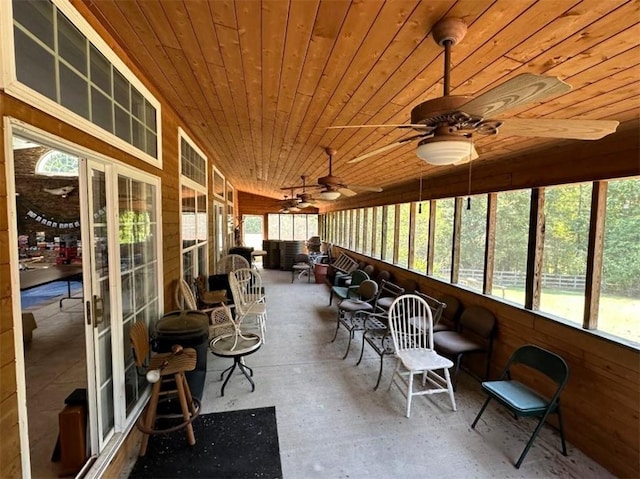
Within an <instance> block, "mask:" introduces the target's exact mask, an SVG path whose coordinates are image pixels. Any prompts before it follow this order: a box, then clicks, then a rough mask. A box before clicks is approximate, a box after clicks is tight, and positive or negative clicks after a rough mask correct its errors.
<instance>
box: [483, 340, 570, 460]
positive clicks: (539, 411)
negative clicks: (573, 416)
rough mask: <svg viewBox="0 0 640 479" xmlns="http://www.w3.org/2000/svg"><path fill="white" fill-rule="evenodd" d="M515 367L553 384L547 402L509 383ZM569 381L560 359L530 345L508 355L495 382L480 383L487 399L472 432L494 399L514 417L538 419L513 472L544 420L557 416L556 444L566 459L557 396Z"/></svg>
mask: <svg viewBox="0 0 640 479" xmlns="http://www.w3.org/2000/svg"><path fill="white" fill-rule="evenodd" d="M517 364H523V365H525V366H528V367H530V368H532V369H535V370H537V371H539V372H541V373H542V374H544V375H545V376H547V377H548V378H549V379H551V380H552V381H554V382H555V383H556V388H555V391H554V393H553V395H552V396H551V398H546V397H545V396H543V395H542V394H540V393H538V392H537V391H534V390H533V389H531V388H529V387H528V386H525V385H524V384H522V383H520V382H518V381H516V380H513V379H511V368H512V367H513V366H515V365H517ZM568 379H569V367H568V366H567V363H566V362H565V360H564V359H562V358H561V357H560V356H558V355H557V354H555V353H552V352H551V351H547V350H546V349H542V348H540V347H538V346H534V345H533V344H527V345H525V346H521V347H520V348H518V349H516V351H515V352H514V353H513V354H512V355H511V358H509V361H508V362H507V365H506V366H505V368H504V370H503V371H502V374H501V375H500V379H499V380H498V381H485V382H483V383H482V390H483V391H484V392H485V393H487V394H488V395H489V397H487V400H486V401H485V402H484V404H483V405H482V407H481V408H480V412H478V415H477V416H476V418H475V419H474V421H473V423H472V424H471V428H472V429H475V427H476V424H477V423H478V420H479V419H480V416H482V413H483V412H484V410H485V409H486V408H487V405H488V404H489V401H491V400H492V399H495V400H496V401H498V402H499V403H500V404H502V405H503V406H505V407H506V408H507V409H509V410H510V411H511V412H512V413H513V414H514V415H515V417H516V419H517V418H518V417H519V416H528V417H532V416H533V417H539V418H540V421H539V422H538V425H537V427H536V429H535V430H534V431H533V434H532V435H531V438H530V439H529V442H527V445H526V446H525V448H524V451H522V454H520V458H519V459H518V462H516V464H515V466H516V468H518V469H519V468H520V465H521V464H522V461H523V460H524V458H525V456H526V455H527V453H528V452H529V449H530V448H531V446H532V445H533V441H534V440H535V438H536V436H537V435H538V433H539V432H540V430H541V429H542V426H543V425H544V422H545V420H546V419H547V417H548V416H549V414H551V413H556V414H557V415H558V426H559V429H560V440H561V441H562V454H563V455H565V456H566V455H567V446H566V444H565V441H564V431H563V429H562V415H561V414H560V393H561V392H562V390H563V389H564V387H565V385H566V384H567V380H568Z"/></svg>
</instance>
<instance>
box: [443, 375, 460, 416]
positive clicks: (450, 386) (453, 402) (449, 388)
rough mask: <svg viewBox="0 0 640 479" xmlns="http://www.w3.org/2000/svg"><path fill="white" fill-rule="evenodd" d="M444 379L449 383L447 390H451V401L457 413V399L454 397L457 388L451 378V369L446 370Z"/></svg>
mask: <svg viewBox="0 0 640 479" xmlns="http://www.w3.org/2000/svg"><path fill="white" fill-rule="evenodd" d="M444 378H445V380H446V381H447V389H448V390H449V399H451V407H452V408H453V410H454V411H457V410H458V408H457V407H456V398H455V396H454V395H453V392H454V391H455V388H454V386H453V384H452V383H451V376H449V368H444Z"/></svg>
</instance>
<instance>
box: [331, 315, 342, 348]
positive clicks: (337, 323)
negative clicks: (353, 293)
mask: <svg viewBox="0 0 640 479" xmlns="http://www.w3.org/2000/svg"><path fill="white" fill-rule="evenodd" d="M339 329H340V310H338V316H337V317H336V332H335V333H334V334H333V339H332V340H331V342H334V341H335V340H336V338H337V337H338V330H339Z"/></svg>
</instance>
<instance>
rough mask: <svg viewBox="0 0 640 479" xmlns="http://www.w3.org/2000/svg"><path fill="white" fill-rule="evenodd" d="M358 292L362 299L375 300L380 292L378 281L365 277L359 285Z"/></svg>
mask: <svg viewBox="0 0 640 479" xmlns="http://www.w3.org/2000/svg"><path fill="white" fill-rule="evenodd" d="M357 294H358V296H359V297H360V299H361V300H362V301H366V302H370V301H373V300H374V299H375V298H376V296H377V294H378V283H376V282H375V281H373V280H372V279H365V280H364V281H363V282H362V283H360V286H358V290H357Z"/></svg>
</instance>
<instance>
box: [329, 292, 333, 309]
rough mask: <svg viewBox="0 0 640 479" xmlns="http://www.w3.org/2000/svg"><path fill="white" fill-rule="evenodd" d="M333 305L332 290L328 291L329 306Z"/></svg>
mask: <svg viewBox="0 0 640 479" xmlns="http://www.w3.org/2000/svg"><path fill="white" fill-rule="evenodd" d="M332 303H333V289H331V290H329V306H331V304H332Z"/></svg>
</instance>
